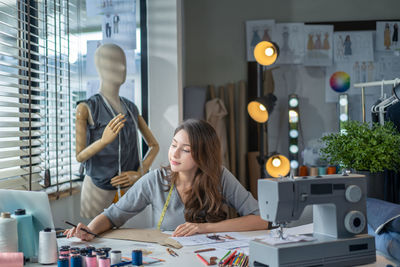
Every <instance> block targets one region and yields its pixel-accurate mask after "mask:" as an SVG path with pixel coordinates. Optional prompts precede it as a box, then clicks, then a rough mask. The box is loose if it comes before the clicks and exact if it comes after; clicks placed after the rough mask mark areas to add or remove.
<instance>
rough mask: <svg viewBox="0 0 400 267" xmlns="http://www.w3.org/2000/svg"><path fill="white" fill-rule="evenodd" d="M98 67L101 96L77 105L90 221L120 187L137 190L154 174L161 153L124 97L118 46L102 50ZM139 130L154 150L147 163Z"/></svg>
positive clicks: (122, 57) (85, 203)
mask: <svg viewBox="0 0 400 267" xmlns="http://www.w3.org/2000/svg"><path fill="white" fill-rule="evenodd" d="M95 65H96V69H97V72H98V73H99V76H100V89H99V94H96V95H94V96H92V97H90V98H89V99H88V100H86V101H85V102H81V103H80V104H78V106H77V112H76V159H77V161H78V162H84V163H85V166H86V174H87V175H86V176H85V179H84V182H83V186H82V192H81V216H82V217H85V218H93V217H95V216H97V215H98V214H99V213H101V212H102V211H103V210H104V208H106V207H108V206H109V205H110V204H111V203H112V202H113V200H114V198H115V196H116V193H117V192H118V193H120V191H119V189H120V188H125V187H129V186H132V185H133V184H134V183H135V182H136V181H137V180H138V179H139V178H140V177H141V176H142V175H143V174H145V173H146V172H147V171H148V170H149V168H150V166H151V164H152V163H153V161H154V159H155V157H156V155H157V153H158V150H159V146H158V143H157V141H156V139H155V138H154V136H153V134H152V133H151V131H150V129H149V128H148V126H147V124H146V122H145V120H144V119H143V117H142V116H140V115H139V113H138V110H137V107H136V106H135V104H133V103H132V102H131V101H129V100H127V99H125V98H122V97H120V96H119V89H120V86H121V85H122V84H123V83H124V82H125V79H126V59H125V54H124V52H123V50H122V49H121V48H120V47H118V46H117V45H114V44H104V45H102V46H100V47H99V48H97V50H96V53H95ZM103 129H104V130H103ZM137 130H139V131H140V133H141V135H142V136H143V138H144V140H145V141H146V143H147V145H148V147H149V151H148V153H147V154H146V156H145V158H144V159H143V161H141V160H140V153H139V151H138V145H139V139H138V134H137ZM117 190H118V191H117ZM119 195H120V194H119Z"/></svg>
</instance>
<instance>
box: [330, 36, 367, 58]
mask: <svg viewBox="0 0 400 267" xmlns="http://www.w3.org/2000/svg"><path fill="white" fill-rule="evenodd" d="M372 33H373V32H372V31H349V32H335V33H334V34H333V46H334V47H333V48H334V49H333V59H334V61H335V63H338V62H342V63H344V62H347V63H353V62H356V61H357V62H359V61H373V60H374V48H373V42H372Z"/></svg>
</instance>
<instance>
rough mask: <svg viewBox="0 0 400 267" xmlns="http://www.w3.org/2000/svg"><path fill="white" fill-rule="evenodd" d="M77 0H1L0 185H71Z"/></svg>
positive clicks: (34, 187)
mask: <svg viewBox="0 0 400 267" xmlns="http://www.w3.org/2000/svg"><path fill="white" fill-rule="evenodd" d="M76 3H77V2H74V1H69V0H66V1H64V0H43V1H36V0H17V1H6V0H0V77H1V78H0V188H11V189H27V190H40V189H42V188H43V187H49V186H54V187H53V190H54V191H60V184H62V183H65V182H69V187H70V188H72V180H73V179H74V178H75V177H76V176H75V174H77V173H78V167H79V165H78V164H77V162H76V160H75V156H74V155H73V154H74V153H73V152H74V151H75V146H74V141H75V136H74V135H75V130H74V117H75V115H74V111H75V106H74V103H75V102H76V100H77V97H76V96H75V93H74V92H78V91H79V84H78V82H76V81H75V80H77V79H78V77H79V72H78V67H79V65H78V63H79V62H78V61H75V62H71V36H72V34H71V26H72V27H73V28H72V29H74V30H75V31H76V29H77V28H78V25H77V21H78V20H77V17H78V6H77V5H76Z"/></svg>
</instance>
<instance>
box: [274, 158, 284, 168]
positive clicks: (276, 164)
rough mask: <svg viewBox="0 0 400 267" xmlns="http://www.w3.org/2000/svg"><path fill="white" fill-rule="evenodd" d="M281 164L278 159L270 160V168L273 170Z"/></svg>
mask: <svg viewBox="0 0 400 267" xmlns="http://www.w3.org/2000/svg"><path fill="white" fill-rule="evenodd" d="M281 164H282V162H281V159H280V158H274V159H273V160H272V166H274V167H275V168H278V167H279V166H281Z"/></svg>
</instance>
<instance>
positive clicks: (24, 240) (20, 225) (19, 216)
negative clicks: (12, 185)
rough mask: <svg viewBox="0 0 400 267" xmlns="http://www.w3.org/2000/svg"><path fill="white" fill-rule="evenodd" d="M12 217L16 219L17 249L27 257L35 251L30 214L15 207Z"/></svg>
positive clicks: (33, 254)
mask: <svg viewBox="0 0 400 267" xmlns="http://www.w3.org/2000/svg"><path fill="white" fill-rule="evenodd" d="M12 217H13V218H15V219H16V220H17V229H18V251H19V252H22V253H24V257H25V258H28V259H29V258H31V257H33V256H35V255H36V252H37V247H36V242H35V239H36V237H35V234H36V233H35V230H34V228H33V221H32V215H31V214H27V213H26V211H25V210H24V209H17V210H15V211H14V214H13V215H12Z"/></svg>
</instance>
